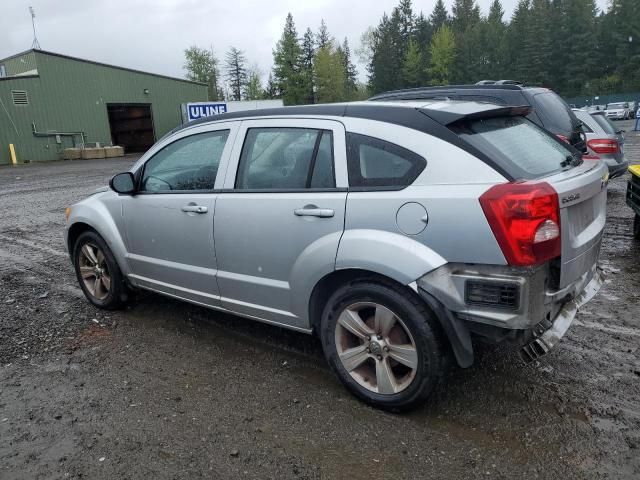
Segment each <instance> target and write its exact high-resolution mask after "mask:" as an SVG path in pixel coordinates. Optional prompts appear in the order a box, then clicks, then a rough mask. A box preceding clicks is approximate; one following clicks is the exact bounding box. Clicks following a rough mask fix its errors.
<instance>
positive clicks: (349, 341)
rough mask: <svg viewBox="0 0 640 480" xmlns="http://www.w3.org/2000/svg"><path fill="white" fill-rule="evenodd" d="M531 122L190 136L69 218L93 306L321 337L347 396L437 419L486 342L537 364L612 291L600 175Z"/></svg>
mask: <svg viewBox="0 0 640 480" xmlns="http://www.w3.org/2000/svg"><path fill="white" fill-rule="evenodd" d="M528 113H529V110H528V108H527V107H508V106H498V105H493V104H488V103H476V102H455V101H454V102H451V101H437V100H434V101H431V102H428V101H420V102H362V103H348V104H336V105H323V106H302V107H288V108H279V109H273V110H258V111H252V112H238V113H229V114H223V115H219V116H216V117H210V118H206V119H202V120H199V121H196V122H192V123H188V124H186V125H184V126H181V127H178V128H177V129H176V130H174V131H172V132H170V133H169V134H168V135H166V136H165V137H164V138H162V139H161V140H160V141H159V142H157V143H156V144H155V145H154V146H153V147H152V148H151V149H150V150H149V151H148V152H147V153H146V154H144V155H143V156H142V157H141V158H140V160H139V161H137V162H136V163H135V164H134V165H133V166H132V167H131V169H130V170H129V171H126V172H123V173H120V174H117V175H115V176H114V177H113V178H112V179H111V181H110V184H109V188H106V187H105V188H104V189H102V190H100V191H98V192H96V193H94V194H92V195H91V196H89V197H88V198H87V199H85V200H83V201H81V202H79V203H77V204H75V205H73V206H72V207H70V208H69V209H68V210H67V223H66V228H65V240H66V245H67V247H68V250H69V252H70V256H71V260H72V262H73V266H74V268H75V272H76V274H77V278H78V282H79V284H80V287H81V288H82V290H83V292H84V294H85V295H86V297H87V299H88V300H89V301H90V302H91V303H93V304H94V305H95V306H97V307H99V308H104V309H115V308H119V307H121V306H123V304H125V303H126V302H127V301H130V300H131V298H132V295H131V292H133V291H135V290H137V289H144V290H151V291H154V292H158V293H160V294H163V295H167V296H169V297H173V298H176V299H180V300H184V301H187V302H191V303H195V304H198V305H202V306H205V307H209V308H212V309H215V310H221V311H225V312H231V313H234V314H236V315H239V316H243V317H247V318H249V319H254V320H257V321H262V322H267V323H270V324H273V325H278V326H281V327H284V328H290V329H294V330H298V331H301V332H305V333H315V334H316V335H318V337H319V338H320V341H321V343H322V347H323V350H324V353H325V356H326V359H327V361H328V363H329V365H330V366H331V368H332V370H333V371H334V372H335V374H336V375H337V377H338V378H339V379H340V381H341V382H342V383H343V384H344V385H345V386H346V388H348V389H349V390H350V391H351V392H352V393H353V394H355V395H356V396H357V397H359V398H360V399H362V400H363V401H365V402H368V403H369V404H371V405H374V406H376V407H378V408H383V409H389V410H403V409H408V408H411V407H413V406H415V405H417V404H419V403H421V402H424V401H425V399H426V398H427V397H428V395H429V394H430V392H431V391H432V390H433V388H434V387H435V386H436V385H437V384H438V381H439V380H440V378H441V377H442V375H443V372H445V370H446V368H445V366H446V365H448V364H449V362H448V359H449V358H451V359H453V360H454V361H455V362H456V363H457V364H458V365H460V366H461V367H468V366H470V365H471V364H472V363H473V359H474V344H475V342H474V341H473V340H475V339H481V340H484V341H487V342H492V343H508V344H510V345H512V346H513V347H514V348H516V349H518V351H519V353H520V355H521V357H522V359H524V360H525V361H526V362H531V361H535V360H536V359H538V358H539V357H541V356H542V355H544V354H545V353H547V352H548V351H549V350H550V349H551V348H552V347H554V346H555V345H556V344H557V343H558V342H559V340H560V339H561V338H562V336H563V335H564V334H565V332H566V331H567V329H568V328H569V326H570V324H571V322H572V321H573V319H574V317H575V315H576V311H577V309H578V308H579V307H580V306H581V305H582V304H584V303H585V302H587V301H588V300H590V299H591V297H593V295H595V294H596V292H597V291H598V289H599V287H600V285H601V284H602V281H603V279H602V275H601V273H600V270H599V269H598V266H597V260H598V254H599V250H600V243H601V239H602V233H603V228H604V224H605V210H606V209H605V207H606V197H607V192H606V186H607V181H608V174H607V168H606V166H605V165H604V164H603V163H601V162H599V161H588V160H582V158H581V156H580V154H579V153H578V152H577V151H576V150H574V149H572V148H571V147H570V146H568V145H567V144H565V143H564V142H562V141H560V140H558V139H557V138H556V137H554V136H553V135H552V134H550V133H548V132H546V131H545V130H543V129H542V128H540V127H538V126H537V125H535V124H533V123H532V122H531V121H529V120H528V119H527V118H526V116H527V115H528Z"/></svg>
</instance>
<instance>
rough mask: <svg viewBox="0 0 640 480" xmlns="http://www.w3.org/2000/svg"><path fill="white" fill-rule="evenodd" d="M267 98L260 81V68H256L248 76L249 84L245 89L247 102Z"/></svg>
mask: <svg viewBox="0 0 640 480" xmlns="http://www.w3.org/2000/svg"><path fill="white" fill-rule="evenodd" d="M264 97H265V91H264V90H263V89H262V81H261V80H260V72H259V71H258V67H256V66H254V67H253V68H252V69H251V71H250V72H249V74H248V76H247V84H246V85H245V88H244V98H245V100H262V99H263V98H264Z"/></svg>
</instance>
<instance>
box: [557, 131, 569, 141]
mask: <svg viewBox="0 0 640 480" xmlns="http://www.w3.org/2000/svg"><path fill="white" fill-rule="evenodd" d="M556 137H558V138H559V139H560V140H562V141H563V142H564V143H570V142H569V139H568V138H567V137H565V136H564V135H561V134H559V133H556Z"/></svg>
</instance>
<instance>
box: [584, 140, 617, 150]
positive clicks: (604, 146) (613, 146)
mask: <svg viewBox="0 0 640 480" xmlns="http://www.w3.org/2000/svg"><path fill="white" fill-rule="evenodd" d="M587 145H589V148H591V150H593V151H594V152H596V153H618V152H619V151H620V145H619V144H618V141H617V140H611V139H608V138H594V139H592V140H589V141H588V142H587Z"/></svg>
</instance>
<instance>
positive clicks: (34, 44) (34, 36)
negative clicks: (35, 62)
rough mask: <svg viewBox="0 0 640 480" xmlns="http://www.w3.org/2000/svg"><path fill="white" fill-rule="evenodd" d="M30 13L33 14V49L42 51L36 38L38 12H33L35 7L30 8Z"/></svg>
mask: <svg viewBox="0 0 640 480" xmlns="http://www.w3.org/2000/svg"><path fill="white" fill-rule="evenodd" d="M29 12H30V13H31V26H32V27H33V43H32V44H31V48H33V49H37V50H40V42H38V37H37V36H36V12H35V11H34V10H33V7H29Z"/></svg>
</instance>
